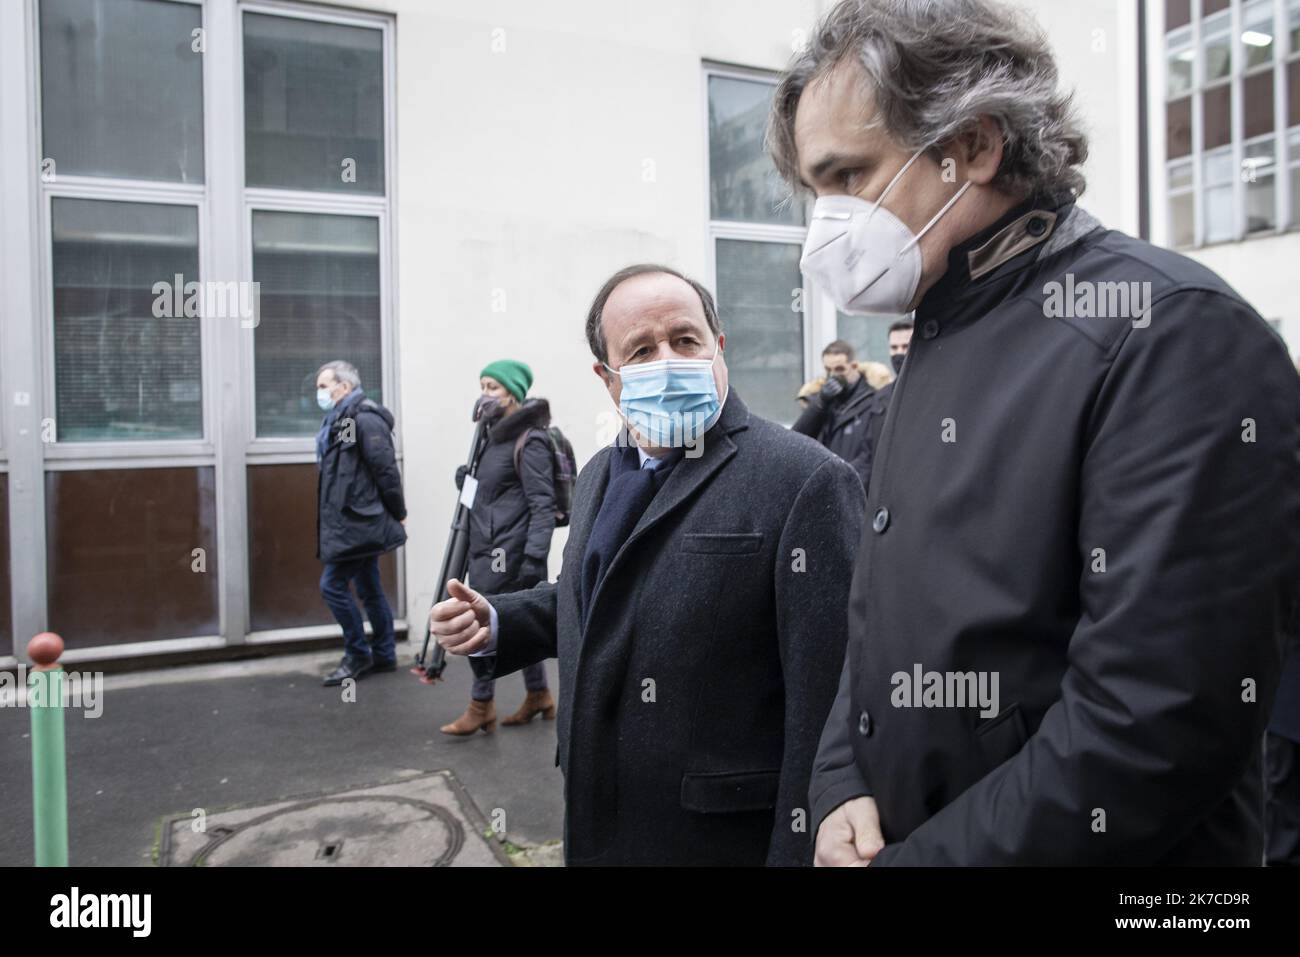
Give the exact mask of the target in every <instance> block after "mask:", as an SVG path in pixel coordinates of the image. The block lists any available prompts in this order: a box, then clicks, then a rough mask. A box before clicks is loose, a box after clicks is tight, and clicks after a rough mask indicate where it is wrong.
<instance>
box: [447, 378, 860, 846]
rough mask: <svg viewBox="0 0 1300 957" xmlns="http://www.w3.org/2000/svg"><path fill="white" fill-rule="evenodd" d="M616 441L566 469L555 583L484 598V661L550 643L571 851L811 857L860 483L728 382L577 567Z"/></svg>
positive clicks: (487, 670)
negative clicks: (620, 538) (697, 426)
mask: <svg viewBox="0 0 1300 957" xmlns="http://www.w3.org/2000/svg"><path fill="white" fill-rule="evenodd" d="M619 451H620V450H619V449H616V448H613V447H610V448H605V449H602V450H601V451H600V452H598V453H597V454H596V455H595V456H594V457H593V458H592V460H591V461H590V462H589V463H587V465H586V467H584V468H583V469H582V472H581V473H580V475H579V476H578V482H577V487H576V489H575V493H574V518H573V525H572V530H571V532H570V535H569V540H568V543H567V545H566V548H565V551H564V565H563V570H562V573H561V575H560V577H559V581H558V582H557V583H554V584H552V583H549V582H548V583H544V584H541V585H538V586H537V587H536V588H532V589H529V590H527V591H521V592H516V593H514V594H510V595H499V596H494V597H490V598H489V600H490V601H491V603H492V604H493V606H494V607H495V608H496V610H497V612H498V615H499V634H498V645H497V653H496V655H495V656H493V657H487V658H471V659H470V661H471V664H472V665H473V667H474V669H475V671H476V672H477V673H478V674H480V675H481V676H484V677H489V676H494V675H498V674H508V673H509V672H512V671H516V670H518V669H519V668H522V667H523V666H524V665H527V664H529V663H531V662H534V661H539V660H541V659H543V658H547V657H558V658H559V666H560V716H559V729H558V737H559V754H558V762H559V764H560V767H561V768H562V769H563V771H564V779H565V809H566V813H565V848H564V849H565V855H566V859H567V861H568V863H570V864H748V865H761V864H764V863H767V864H785V865H798V864H808V863H810V862H811V860H812V843H811V839H810V837H811V835H810V833H809V829H808V827H807V784H808V775H809V770H810V768H811V765H812V759H813V754H814V752H815V750H816V745H817V737H818V734H819V733H820V730H821V727H822V725H823V724H824V723H825V718H826V712H827V708H828V706H829V704H830V701H831V698H832V697H833V696H834V693H835V682H836V680H837V678H838V676H839V671H840V664H841V661H842V658H843V651H844V629H845V608H846V603H847V601H848V592H849V579H850V576H851V573H852V565H853V551H854V547H855V544H856V542H857V540H858V537H859V534H860V531H861V527H862V517H863V515H862V508H863V498H864V496H863V492H862V485H861V482H860V481H859V480H858V478H857V476H856V475H855V474H854V472H853V470H852V469H851V468H849V467H848V466H847V465H846V464H845V463H844V462H842V461H840V460H839V459H838V458H836V457H835V456H833V455H831V454H830V453H829V452H827V451H826V450H825V449H823V448H822V447H821V446H819V445H818V444H817V443H815V442H813V441H812V440H810V439H808V438H806V437H805V436H802V435H796V434H794V433H792V432H790V431H789V430H788V429H785V428H782V427H781V426H779V425H776V424H775V423H772V422H768V421H767V420H765V419H761V418H759V417H758V416H755V415H752V414H751V413H750V412H749V410H748V409H747V408H746V407H745V404H744V403H743V402H742V401H741V399H740V396H739V395H738V394H737V392H736V390H734V389H732V390H731V393H730V395H729V397H728V398H727V401H726V404H725V405H724V407H723V411H722V414H721V416H720V417H719V420H718V422H717V423H716V424H715V425H714V426H713V428H712V429H710V430H709V431H708V432H707V433H706V434H705V435H704V437H703V450H702V454H701V455H699V456H698V457H696V458H684V459H682V461H680V462H679V463H678V464H677V465H676V466H675V467H674V468H673V471H672V473H671V474H670V475H669V476H668V478H667V480H666V481H665V483H664V485H663V487H662V488H661V489H660V490H659V492H658V494H657V495H656V496H655V497H654V499H653V500H652V501H651V502H650V505H649V506H648V508H647V509H646V511H645V513H644V514H643V515H642V516H641V518H640V521H639V522H638V523H637V525H636V527H635V529H634V530H633V532H632V534H631V536H630V537H629V538H628V540H627V542H626V543H625V544H624V545H623V546H622V548H621V549H620V550H619V551H618V553H617V554H616V555H615V557H614V559H613V561H612V563H611V565H610V567H609V569H608V571H607V572H606V575H605V577H604V579H603V580H602V581H601V582H600V584H599V586H598V587H597V588H596V591H595V593H594V595H593V596H592V600H591V604H590V605H589V607H588V611H587V618H586V626H585V629H584V628H583V627H582V626H581V625H580V624H579V611H578V605H579V581H580V578H581V575H580V574H579V569H580V568H581V564H582V557H583V554H584V551H585V547H586V544H587V541H588V538H589V537H590V534H591V528H592V523H593V521H594V519H595V517H596V513H597V512H598V510H599V508H600V504H601V501H602V498H603V496H604V492H605V485H606V479H607V477H608V474H609V463H610V459H611V457H612V455H613V454H615V453H617V452H619Z"/></svg>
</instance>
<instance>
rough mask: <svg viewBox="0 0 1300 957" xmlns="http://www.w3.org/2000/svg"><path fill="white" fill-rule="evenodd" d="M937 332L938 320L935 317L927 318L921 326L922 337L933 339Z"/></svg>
mask: <svg viewBox="0 0 1300 957" xmlns="http://www.w3.org/2000/svg"><path fill="white" fill-rule="evenodd" d="M938 334H939V322H938V320H936V319H927V320H926V321H925V325H923V326H922V327H921V338H922V339H933V338H934V337H935V336H937V335H938Z"/></svg>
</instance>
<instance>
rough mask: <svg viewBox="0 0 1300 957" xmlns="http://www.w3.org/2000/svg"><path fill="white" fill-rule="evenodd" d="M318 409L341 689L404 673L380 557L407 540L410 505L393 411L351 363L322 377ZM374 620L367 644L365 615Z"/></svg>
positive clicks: (319, 546) (325, 577)
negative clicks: (365, 387)
mask: <svg viewBox="0 0 1300 957" xmlns="http://www.w3.org/2000/svg"><path fill="white" fill-rule="evenodd" d="M316 404H317V405H319V406H320V407H321V410H322V411H323V412H324V413H325V418H324V419H323V420H322V421H321V427H320V432H319V433H318V434H317V435H316V461H317V462H318V463H319V465H320V475H319V478H318V480H317V486H316V557H317V558H319V559H320V560H321V561H322V562H324V563H325V570H324V572H322V574H321V577H320V591H321V597H323V598H324V599H325V604H327V605H329V609H330V612H331V613H332V614H333V615H334V618H335V620H336V621H337V622H338V623H339V624H340V625H341V626H342V628H343V660H342V661H341V662H339V666H338V667H337V668H335V669H334V671H332V672H331V673H330V674H329V675H328V676H327V677H326V678H325V684H326V685H327V686H333V685H340V684H342V683H343V682H344V681H345V680H347V679H348V678H352V679H356V678H360V677H362V676H363V675H366V674H369V673H371V672H373V671H393V670H395V669H396V668H397V647H396V639H395V636H394V634H393V611H392V609H391V608H390V607H389V605H388V599H387V598H385V597H384V589H383V586H382V585H381V584H380V581H379V556H380V555H383V554H385V553H386V552H391V551H392V550H393V549H395V548H398V547H400V546H401V545H402V544H403V543H405V542H406V530H405V529H404V528H403V527H402V526H403V525H405V524H406V502H405V500H404V499H403V497H402V475H401V473H400V472H399V471H398V469H397V455H396V453H395V452H394V450H393V413H391V412H389V411H388V410H387V409H385V408H384V407H383V406H382V405H380V404H379V403H377V402H375V401H374V400H373V399H369V398H367V397H366V394H365V392H363V391H362V389H361V376H360V375H359V374H358V373H357V369H356V366H354V365H352V363H350V362H344V361H342V360H335V361H334V362H327V363H325V365H323V366H321V367H320V369H319V370H318V371H317V372H316ZM349 583H355V586H356V591H357V597H358V598H360V599H361V603H362V604H363V605H364V606H365V609H366V617H368V618H369V619H370V630H371V633H372V635H371V641H370V642H369V643H368V642H367V641H366V633H365V630H364V629H363V627H362V621H361V612H360V611H358V610H357V606H356V603H355V602H354V601H353V598H352V593H351V591H350V590H349V588H348V585H349Z"/></svg>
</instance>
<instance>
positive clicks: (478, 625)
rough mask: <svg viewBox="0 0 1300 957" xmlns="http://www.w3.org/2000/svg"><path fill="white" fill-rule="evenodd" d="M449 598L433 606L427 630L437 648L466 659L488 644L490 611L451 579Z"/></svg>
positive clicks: (469, 590) (477, 596)
mask: <svg viewBox="0 0 1300 957" xmlns="http://www.w3.org/2000/svg"><path fill="white" fill-rule="evenodd" d="M447 594H448V595H450V596H451V597H450V598H448V599H447V600H446V601H440V602H438V604H436V605H434V606H433V611H431V612H430V613H429V630H430V631H431V632H432V633H433V634H434V635H436V636H437V638H438V644H439V645H441V646H442V647H443V648H445V649H446V650H447V651H448V652H450V653H451V654H453V655H468V654H473V653H474V652H476V651H478V650H479V649H480V648H482V647H483V646H484V645H486V644H487V642H488V637H489V634H490V632H489V622H490V621H491V610H490V606H489V605H488V602H487V599H486V598H484V597H483V596H482V595H480V594H479V593H478V592H476V591H474V589H472V588H469V587H467V586H466V585H464V584H463V583H462V582H460V581H459V580H457V579H455V578H453V579H451V580H449V581H448V582H447Z"/></svg>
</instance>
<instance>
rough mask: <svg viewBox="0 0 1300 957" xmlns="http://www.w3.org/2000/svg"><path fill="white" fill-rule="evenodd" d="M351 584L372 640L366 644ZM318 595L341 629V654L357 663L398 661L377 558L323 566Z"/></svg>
mask: <svg viewBox="0 0 1300 957" xmlns="http://www.w3.org/2000/svg"><path fill="white" fill-rule="evenodd" d="M349 583H352V584H353V585H354V587H355V588H356V591H357V598H359V599H361V604H362V605H364V606H365V609H366V617H367V618H369V619H370V631H371V634H372V637H371V639H370V640H369V641H367V640H366V632H365V626H364V625H363V624H362V620H361V611H360V609H358V608H357V604H356V602H355V601H354V600H353V599H352V592H351V591H350V590H349V589H348V584H349ZM320 593H321V597H322V598H324V599H325V604H327V605H329V609H330V612H331V613H332V614H333V615H334V620H335V621H337V622H338V623H339V624H340V625H341V626H342V627H343V654H344V655H345V656H346V657H348V658H351V659H353V660H354V661H358V662H365V661H371V660H372V659H373V660H374V661H375V662H383V663H385V664H387V663H388V662H392V661H396V660H397V639H396V636H395V635H394V634H393V610H392V609H391V608H389V607H388V599H387V598H385V597H384V589H383V586H382V585H381V584H380V582H379V558H378V556H372V557H370V558H358V559H355V560H353V561H350V562H326V563H325V570H324V571H323V572H321V576H320ZM372 649H373V650H372Z"/></svg>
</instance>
